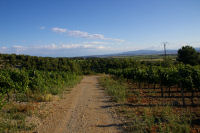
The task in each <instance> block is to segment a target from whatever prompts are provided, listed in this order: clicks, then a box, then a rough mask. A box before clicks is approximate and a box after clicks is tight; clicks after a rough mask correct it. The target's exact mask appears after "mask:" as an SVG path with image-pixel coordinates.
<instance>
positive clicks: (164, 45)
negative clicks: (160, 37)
mask: <svg viewBox="0 0 200 133" xmlns="http://www.w3.org/2000/svg"><path fill="white" fill-rule="evenodd" d="M166 45H167V42H163V47H164V61H165V62H166V60H167V51H166Z"/></svg>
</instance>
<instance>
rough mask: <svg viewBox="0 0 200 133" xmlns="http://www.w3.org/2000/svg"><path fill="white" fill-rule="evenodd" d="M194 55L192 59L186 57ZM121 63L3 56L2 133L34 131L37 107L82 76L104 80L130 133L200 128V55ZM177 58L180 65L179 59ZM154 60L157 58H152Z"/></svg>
mask: <svg viewBox="0 0 200 133" xmlns="http://www.w3.org/2000/svg"><path fill="white" fill-rule="evenodd" d="M185 55H189V56H185ZM161 57H163V56H157V55H156V56H149V58H148V57H146V56H145V57H144V58H142V57H141V56H138V57H135V58H133V57H120V58H116V57H114V58H50V57H35V56H26V55H15V54H11V55H9V54H0V132H23V131H31V130H33V129H34V127H36V126H37V125H34V124H33V123H29V121H30V120H29V121H28V120H27V119H28V118H30V117H32V116H36V115H37V118H38V119H40V118H41V119H42V118H43V117H44V116H41V115H40V114H39V113H38V112H37V110H38V108H42V107H39V106H38V103H45V102H50V101H53V100H54V99H59V98H61V97H62V94H63V93H65V92H68V91H69V90H70V89H69V88H71V87H73V86H74V85H76V84H77V83H79V82H80V80H81V78H82V76H83V75H89V74H98V73H101V74H102V73H105V74H107V75H109V76H105V77H103V78H101V79H100V83H101V85H102V86H103V87H104V88H105V90H106V92H107V94H108V95H110V96H111V97H112V100H113V101H115V102H117V103H120V105H121V106H119V108H117V109H116V110H117V111H118V112H119V114H120V115H122V116H123V118H125V119H127V120H128V121H127V122H126V123H125V125H124V127H125V129H126V131H127V132H129V131H130V132H131V131H132V132H133V131H135V132H136V131H137V132H165V131H167V132H191V131H197V130H199V128H200V122H199V121H200V108H199V106H200V103H199V101H200V100H199V97H200V88H199V87H200V66H199V65H200V54H199V53H198V52H197V51H195V49H193V48H192V47H190V46H185V47H183V48H181V49H180V50H179V51H178V55H177V56H174V55H171V56H168V57H165V58H164V59H162V58H161ZM176 57H177V60H175V58H176ZM153 58H154V59H153Z"/></svg>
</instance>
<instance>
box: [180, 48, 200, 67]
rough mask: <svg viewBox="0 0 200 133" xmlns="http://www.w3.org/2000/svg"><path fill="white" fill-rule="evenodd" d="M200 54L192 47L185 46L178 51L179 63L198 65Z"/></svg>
mask: <svg viewBox="0 0 200 133" xmlns="http://www.w3.org/2000/svg"><path fill="white" fill-rule="evenodd" d="M199 59H200V58H199V53H198V52H197V51H196V50H195V49H194V48H193V47H191V46H183V47H182V48H181V49H179V50H178V57H177V61H180V62H183V63H184V64H190V65H197V64H199Z"/></svg>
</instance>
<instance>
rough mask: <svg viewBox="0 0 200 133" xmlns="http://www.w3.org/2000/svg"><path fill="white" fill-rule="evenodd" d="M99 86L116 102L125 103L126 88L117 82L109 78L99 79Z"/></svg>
mask: <svg viewBox="0 0 200 133" xmlns="http://www.w3.org/2000/svg"><path fill="white" fill-rule="evenodd" d="M100 84H101V85H102V86H103V87H104V88H105V91H106V92H107V94H108V95H110V96H112V99H113V100H114V101H116V102H125V101H126V97H127V95H126V94H127V93H126V91H127V87H126V86H125V85H124V84H123V83H122V82H117V81H115V80H114V79H112V78H109V77H102V78H100Z"/></svg>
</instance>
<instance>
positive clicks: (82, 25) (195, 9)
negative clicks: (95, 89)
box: [0, 0, 200, 57]
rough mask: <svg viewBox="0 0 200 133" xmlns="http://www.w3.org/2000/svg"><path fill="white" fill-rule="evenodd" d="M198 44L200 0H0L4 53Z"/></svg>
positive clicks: (113, 50) (0, 41) (77, 53)
mask: <svg viewBox="0 0 200 133" xmlns="http://www.w3.org/2000/svg"><path fill="white" fill-rule="evenodd" d="M162 42H168V44H167V48H168V49H178V48H180V47H181V46H183V45H186V44H189V45H191V46H194V47H199V46H200V1H199V0H1V1H0V52H1V53H17V54H29V55H37V56H54V57H55V56H67V57H71V56H83V55H94V54H108V53H118V52H124V51H132V50H138V49H150V50H152V49H155V50H160V49H162Z"/></svg>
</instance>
